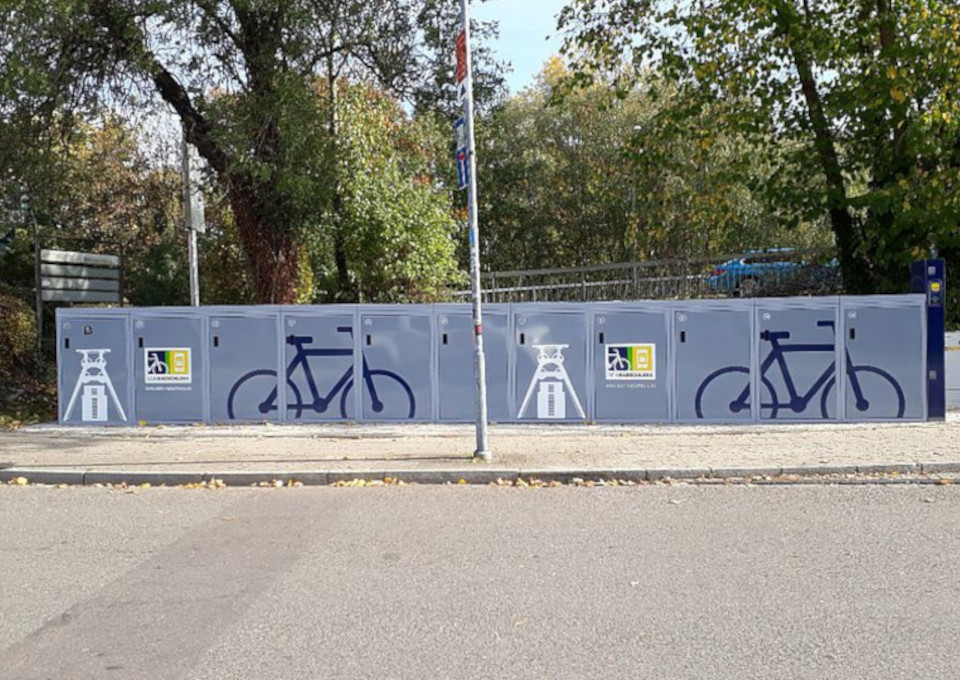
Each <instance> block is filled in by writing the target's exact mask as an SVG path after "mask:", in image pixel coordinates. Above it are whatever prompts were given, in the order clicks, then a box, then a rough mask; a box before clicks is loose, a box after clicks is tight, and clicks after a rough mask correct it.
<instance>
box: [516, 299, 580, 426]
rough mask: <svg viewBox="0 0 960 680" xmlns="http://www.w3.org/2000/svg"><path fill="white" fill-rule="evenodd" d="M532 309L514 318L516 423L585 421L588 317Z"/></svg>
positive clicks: (576, 312)
mask: <svg viewBox="0 0 960 680" xmlns="http://www.w3.org/2000/svg"><path fill="white" fill-rule="evenodd" d="M544 307H547V306H546V305H544ZM536 309H537V308H529V307H526V308H521V310H520V311H517V312H515V313H514V338H513V341H514V356H515V360H514V361H515V364H514V376H515V392H514V396H515V399H516V402H515V403H516V413H515V414H514V415H515V417H516V420H523V421H536V420H539V421H545V422H556V421H583V420H587V419H588V413H587V410H586V409H587V399H586V396H587V378H586V369H587V346H586V324H587V320H586V315H585V314H584V312H582V311H579V310H577V311H573V310H571V311H559V308H558V311H536Z"/></svg>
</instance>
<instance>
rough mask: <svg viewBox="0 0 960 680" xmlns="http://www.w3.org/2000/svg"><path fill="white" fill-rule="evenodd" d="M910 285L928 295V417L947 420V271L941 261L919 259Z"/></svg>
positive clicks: (913, 269)
mask: <svg viewBox="0 0 960 680" xmlns="http://www.w3.org/2000/svg"><path fill="white" fill-rule="evenodd" d="M910 288H911V290H912V291H913V292H914V293H923V294H924V295H926V296H927V374H926V379H927V419H928V420H941V421H942V420H946V417H947V380H946V338H945V336H944V333H945V331H946V327H945V326H946V314H945V309H944V306H945V304H946V301H947V270H946V263H945V262H944V261H943V260H921V261H919V262H914V263H913V264H912V265H911V266H910Z"/></svg>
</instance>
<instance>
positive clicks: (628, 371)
mask: <svg viewBox="0 0 960 680" xmlns="http://www.w3.org/2000/svg"><path fill="white" fill-rule="evenodd" d="M593 332H594V336H595V337H594V342H595V343H596V344H595V350H594V376H595V383H596V384H595V385H594V390H595V395H596V419H597V420H598V421H599V420H614V421H620V422H665V421H667V420H669V418H670V413H669V408H668V396H667V383H668V379H667V317H666V315H665V314H664V313H663V312H614V313H606V312H605V313H603V314H596V315H595V316H594V323H593Z"/></svg>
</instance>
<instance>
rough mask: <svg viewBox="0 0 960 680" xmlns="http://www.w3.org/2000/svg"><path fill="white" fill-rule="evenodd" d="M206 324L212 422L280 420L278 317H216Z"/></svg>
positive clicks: (212, 317)
mask: <svg viewBox="0 0 960 680" xmlns="http://www.w3.org/2000/svg"><path fill="white" fill-rule="evenodd" d="M207 323H208V326H209V330H208V333H207V348H208V349H207V356H208V357H209V360H208V363H209V371H210V419H211V420H212V421H213V422H215V423H226V422H230V421H238V422H262V421H270V422H275V421H278V420H280V409H279V405H278V403H277V402H278V399H277V398H276V390H277V358H278V357H277V317H276V316H264V315H260V316H256V315H246V316H237V315H214V316H211V317H210V318H209V319H208V322H207ZM271 397H272V398H271Z"/></svg>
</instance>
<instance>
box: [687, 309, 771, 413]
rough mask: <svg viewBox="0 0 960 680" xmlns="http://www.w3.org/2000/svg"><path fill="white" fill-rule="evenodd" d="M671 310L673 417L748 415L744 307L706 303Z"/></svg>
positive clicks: (746, 313) (746, 312) (747, 339)
mask: <svg viewBox="0 0 960 680" xmlns="http://www.w3.org/2000/svg"><path fill="white" fill-rule="evenodd" d="M674 314H675V324H674V334H675V337H674V343H675V344H674V346H675V347H676V353H677V383H676V385H677V387H676V389H677V393H676V408H677V419H678V420H681V421H714V422H736V421H748V420H750V419H751V418H752V416H751V406H750V404H751V395H750V374H751V371H750V329H751V318H750V317H751V313H750V311H749V310H746V309H744V310H730V309H710V310H703V311H682V312H675V313H674Z"/></svg>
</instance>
